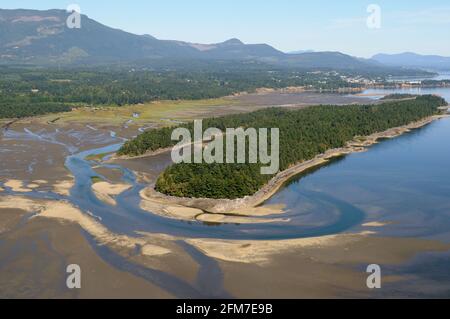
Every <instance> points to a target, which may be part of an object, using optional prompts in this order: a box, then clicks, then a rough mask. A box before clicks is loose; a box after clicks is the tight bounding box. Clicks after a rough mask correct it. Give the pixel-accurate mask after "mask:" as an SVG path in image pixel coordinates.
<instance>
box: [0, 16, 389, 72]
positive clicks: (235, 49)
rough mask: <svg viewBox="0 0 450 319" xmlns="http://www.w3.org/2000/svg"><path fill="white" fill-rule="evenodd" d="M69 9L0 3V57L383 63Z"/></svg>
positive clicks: (71, 61) (41, 61) (343, 65)
mask: <svg viewBox="0 0 450 319" xmlns="http://www.w3.org/2000/svg"><path fill="white" fill-rule="evenodd" d="M68 15H69V14H68V13H67V12H66V11H64V10H47V11H38V10H26V9H17V10H3V9H0V63H1V64H23V63H26V64H34V65H56V64H57V65H77V64H99V63H102V64H105V63H118V62H119V63H128V62H131V61H147V63H148V61H153V62H152V63H153V64H155V63H157V64H164V63H165V62H167V61H171V60H176V61H185V60H196V61H213V62H214V61H218V60H221V61H233V60H239V61H250V62H258V63H264V64H268V65H274V66H284V67H296V68H316V69H317V68H319V69H320V68H332V69H356V70H364V71H367V70H371V69H377V70H381V69H383V68H384V66H382V65H381V64H380V63H377V62H375V61H374V60H365V59H359V58H355V57H352V56H349V55H346V54H343V53H340V52H302V53H294V54H287V53H284V52H281V51H279V50H277V49H275V48H273V47H271V46H270V45H267V44H245V43H243V42H242V41H240V40H239V39H235V38H233V39H229V40H227V41H225V42H222V43H216V44H196V43H189V42H184V41H173V40H159V39H157V38H155V37H153V36H151V35H149V34H146V35H136V34H132V33H129V32H125V31H122V30H119V29H114V28H111V27H108V26H105V25H103V24H101V23H98V22H97V21H95V20H93V19H90V18H89V17H88V16H86V15H82V20H81V28H80V29H69V28H67V26H66V19H67V17H68ZM202 63H203V62H202ZM208 63H209V62H208ZM184 64H185V65H189V63H184ZM385 69H387V68H385Z"/></svg>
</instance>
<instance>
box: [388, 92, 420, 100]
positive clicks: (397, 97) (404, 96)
mask: <svg viewBox="0 0 450 319" xmlns="http://www.w3.org/2000/svg"><path fill="white" fill-rule="evenodd" d="M416 97H417V95H415V94H406V93H405V94H402V93H395V94H389V95H386V96H385V97H383V98H381V100H383V101H385V100H404V99H413V98H416Z"/></svg>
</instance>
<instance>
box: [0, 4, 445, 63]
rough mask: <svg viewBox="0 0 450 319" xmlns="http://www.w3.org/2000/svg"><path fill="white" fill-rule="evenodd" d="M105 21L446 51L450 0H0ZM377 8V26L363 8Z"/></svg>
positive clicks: (167, 32)
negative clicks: (77, 11) (75, 11)
mask: <svg viewBox="0 0 450 319" xmlns="http://www.w3.org/2000/svg"><path fill="white" fill-rule="evenodd" d="M71 3H76V4H78V5H80V7H81V11H82V13H83V14H87V15H88V16H89V17H91V18H93V19H95V20H97V21H99V22H101V23H104V24H106V25H108V26H112V27H115V28H120V29H123V30H126V31H129V32H133V33H138V34H151V35H153V36H155V37H157V38H160V39H176V40H184V41H190V42H199V43H216V42H222V41H224V40H226V39H229V38H234V37H236V38H239V39H241V40H242V41H244V42H246V43H263V42H264V43H268V44H270V45H272V46H274V47H276V48H278V49H280V50H283V51H293V50H306V49H314V50H319V51H325V50H329V51H342V52H344V53H349V54H352V55H356V56H364V57H368V56H371V55H373V54H375V53H379V52H385V53H398V52H404V51H414V52H418V53H423V54H441V55H447V56H450V40H449V39H450V1H449V0H427V1H423V0H422V1H419V0H409V1H407V0H378V1H377V0H370V1H365V0H345V1H344V0H343V1H331V0H328V1H325V0H311V1H300V0H161V1H156V0H147V1H144V0H142V1H139V0H128V1H123V0H94V1H92V0H91V1H87V0H78V1H77V0H75V1H73V2H70V1H58V0H39V1H36V0H14V1H11V0H7V1H6V0H0V8H3V9H13V8H33V9H50V8H61V9H65V8H66V7H67V5H68V4H71ZM370 4H377V5H379V7H380V8H381V28H380V29H370V28H368V26H367V18H368V16H369V15H370V13H367V7H368V6H369V5H370Z"/></svg>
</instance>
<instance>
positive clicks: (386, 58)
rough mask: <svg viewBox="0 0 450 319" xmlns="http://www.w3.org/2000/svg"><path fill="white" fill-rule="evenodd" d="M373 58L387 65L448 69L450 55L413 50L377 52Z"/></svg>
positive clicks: (449, 66)
mask: <svg viewBox="0 0 450 319" xmlns="http://www.w3.org/2000/svg"><path fill="white" fill-rule="evenodd" d="M372 59H373V60H375V61H378V62H380V63H383V64H385V65H388V66H395V67H413V68H426V69H434V70H450V57H445V56H439V55H420V54H417V53H413V52H404V53H399V54H377V55H375V56H373V57H372Z"/></svg>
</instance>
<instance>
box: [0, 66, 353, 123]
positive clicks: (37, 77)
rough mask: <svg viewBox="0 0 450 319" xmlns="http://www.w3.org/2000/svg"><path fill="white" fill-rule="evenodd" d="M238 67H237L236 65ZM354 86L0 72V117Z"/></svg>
mask: <svg viewBox="0 0 450 319" xmlns="http://www.w3.org/2000/svg"><path fill="white" fill-rule="evenodd" d="M237 64H239V63H237ZM290 86H306V87H310V88H316V89H322V90H335V89H338V88H341V87H349V86H353V87H354V86H357V85H356V84H351V85H350V84H348V83H347V82H346V81H344V80H342V79H341V77H340V76H339V75H338V74H336V73H334V72H319V73H317V72H308V71H305V70H303V71H295V70H294V71H292V70H286V69H268V68H267V66H260V65H242V68H239V65H237V66H236V65H235V66H232V67H231V66H229V65H221V66H220V67H219V66H216V67H215V68H210V69H208V70H204V69H202V68H201V67H199V68H198V69H194V70H188V69H187V70H182V69H181V70H171V69H170V68H168V69H165V70H149V69H145V68H142V69H134V68H125V67H114V68H108V67H104V68H89V69H62V70H58V69H38V68H15V67H1V68H0V118H5V117H6V118H13V117H14V118H15V117H25V116H33V115H39V114H43V113H53V112H61V111H68V110H70V109H72V108H73V107H76V106H80V105H82V106H101V105H106V106H122V105H128V104H139V103H145V102H150V101H155V100H181V99H186V100H197V99H208V98H217V97H223V96H227V95H230V94H233V93H237V92H243V91H253V90H255V89H257V88H261V87H268V88H284V87H290Z"/></svg>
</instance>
